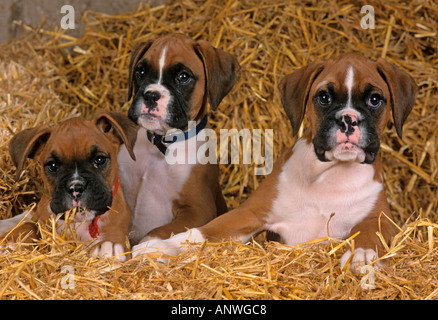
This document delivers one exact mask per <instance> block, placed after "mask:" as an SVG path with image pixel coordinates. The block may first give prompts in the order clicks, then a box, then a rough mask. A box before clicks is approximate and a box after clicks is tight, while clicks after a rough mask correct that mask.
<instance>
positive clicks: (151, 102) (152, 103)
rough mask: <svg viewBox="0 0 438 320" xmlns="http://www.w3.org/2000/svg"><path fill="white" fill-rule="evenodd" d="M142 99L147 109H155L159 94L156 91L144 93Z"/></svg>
mask: <svg viewBox="0 0 438 320" xmlns="http://www.w3.org/2000/svg"><path fill="white" fill-rule="evenodd" d="M144 98H145V100H146V106H147V107H148V108H155V107H156V106H157V101H158V100H160V98H161V93H159V92H158V91H146V93H145V94H144Z"/></svg>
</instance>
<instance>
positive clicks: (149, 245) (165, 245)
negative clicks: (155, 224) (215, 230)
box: [132, 228, 205, 263]
mask: <svg viewBox="0 0 438 320" xmlns="http://www.w3.org/2000/svg"><path fill="white" fill-rule="evenodd" d="M142 241H143V242H140V243H139V244H137V245H135V246H134V247H133V248H132V257H133V258H135V257H136V256H139V255H142V254H145V253H151V252H160V253H163V254H164V255H168V256H177V255H178V254H179V253H181V252H183V251H184V250H185V249H186V248H187V246H188V245H187V242H192V243H200V242H204V241H205V238H204V236H203V235H202V233H201V232H200V231H199V230H198V229H196V228H193V229H190V230H187V231H186V232H182V233H178V234H176V235H174V236H173V237H170V238H169V239H166V240H161V239H157V238H149V237H146V238H144V239H143V240H142ZM154 258H155V257H154ZM143 260H145V259H143ZM157 260H158V261H160V262H164V263H166V262H167V259H166V258H163V257H158V259H157Z"/></svg>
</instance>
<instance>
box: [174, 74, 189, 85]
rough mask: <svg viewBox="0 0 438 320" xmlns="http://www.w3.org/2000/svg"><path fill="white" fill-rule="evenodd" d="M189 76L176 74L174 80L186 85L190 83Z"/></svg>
mask: <svg viewBox="0 0 438 320" xmlns="http://www.w3.org/2000/svg"><path fill="white" fill-rule="evenodd" d="M190 79H191V78H190V74H189V73H188V72H185V71H182V72H180V73H178V75H177V77H176V80H177V81H178V82H179V83H181V84H186V83H188V82H189V81H190Z"/></svg>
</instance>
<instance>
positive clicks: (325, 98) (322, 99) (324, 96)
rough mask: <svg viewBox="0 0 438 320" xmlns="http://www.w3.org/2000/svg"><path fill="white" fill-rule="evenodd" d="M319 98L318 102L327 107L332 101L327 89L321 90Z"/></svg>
mask: <svg viewBox="0 0 438 320" xmlns="http://www.w3.org/2000/svg"><path fill="white" fill-rule="evenodd" d="M317 100H318V104H319V105H320V106H321V107H326V106H328V105H330V104H331V103H332V97H331V96H330V94H329V93H328V92H326V91H321V92H320V93H319V95H318V98H317Z"/></svg>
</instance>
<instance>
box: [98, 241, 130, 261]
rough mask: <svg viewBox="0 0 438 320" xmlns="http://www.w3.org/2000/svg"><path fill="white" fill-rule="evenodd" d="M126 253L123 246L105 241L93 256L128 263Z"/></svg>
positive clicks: (99, 245)
mask: <svg viewBox="0 0 438 320" xmlns="http://www.w3.org/2000/svg"><path fill="white" fill-rule="evenodd" d="M124 253H125V250H124V248H123V244H121V243H113V242H111V241H104V242H102V243H99V244H98V245H96V247H95V248H94V249H93V251H92V254H94V255H96V256H98V257H100V258H110V257H114V259H116V260H118V261H120V262H125V261H126V255H125V254H124Z"/></svg>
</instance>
